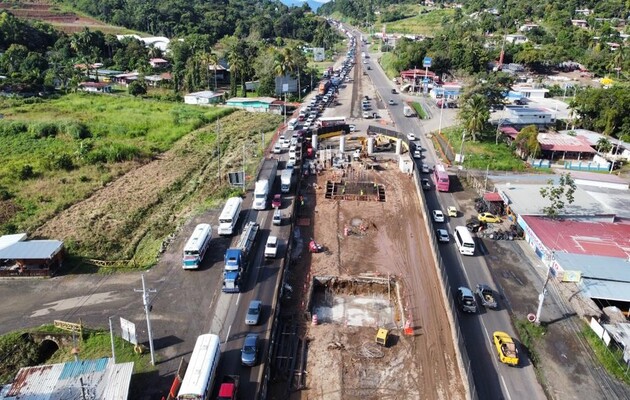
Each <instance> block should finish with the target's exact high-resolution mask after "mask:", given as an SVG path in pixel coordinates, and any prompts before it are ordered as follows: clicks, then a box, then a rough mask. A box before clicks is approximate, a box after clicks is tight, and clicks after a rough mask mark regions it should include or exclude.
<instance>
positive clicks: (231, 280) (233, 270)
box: [223, 221, 260, 293]
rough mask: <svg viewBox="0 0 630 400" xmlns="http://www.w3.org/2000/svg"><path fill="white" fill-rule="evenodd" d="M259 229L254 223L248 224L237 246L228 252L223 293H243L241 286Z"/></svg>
mask: <svg viewBox="0 0 630 400" xmlns="http://www.w3.org/2000/svg"><path fill="white" fill-rule="evenodd" d="M259 227H260V226H259V225H258V224H257V223H256V222H254V221H250V222H248V223H247V225H245V228H244V229H243V233H242V234H241V237H240V238H239V240H238V242H237V243H236V246H235V247H230V248H229V249H227V250H226V252H225V258H224V261H225V267H224V269H223V291H224V292H225V293H238V292H240V291H241V288H240V285H241V282H242V280H243V275H244V274H245V272H246V271H247V266H248V264H249V262H250V259H251V257H252V253H253V250H254V244H255V243H256V235H258V229H259Z"/></svg>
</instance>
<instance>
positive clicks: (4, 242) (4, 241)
mask: <svg viewBox="0 0 630 400" xmlns="http://www.w3.org/2000/svg"><path fill="white" fill-rule="evenodd" d="M22 240H26V233H16V234H15V235H3V236H0V250H2V249H4V248H6V247H9V246H10V245H12V244H13V243H17V242H21V241H22Z"/></svg>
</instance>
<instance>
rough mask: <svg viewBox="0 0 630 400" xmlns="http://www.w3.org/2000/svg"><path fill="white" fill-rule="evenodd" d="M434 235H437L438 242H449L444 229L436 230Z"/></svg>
mask: <svg viewBox="0 0 630 400" xmlns="http://www.w3.org/2000/svg"><path fill="white" fill-rule="evenodd" d="M435 233H436V235H437V239H438V242H442V243H448V242H449V241H450V240H451V238H450V236H449V235H448V231H447V230H446V229H436V230H435Z"/></svg>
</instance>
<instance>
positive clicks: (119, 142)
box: [0, 94, 232, 233]
mask: <svg viewBox="0 0 630 400" xmlns="http://www.w3.org/2000/svg"><path fill="white" fill-rule="evenodd" d="M0 110H1V111H0V112H1V113H2V114H4V118H3V119H2V120H1V121H0V148H3V149H5V151H3V152H2V156H1V158H0V161H1V162H0V202H2V203H4V204H3V205H4V207H2V208H3V210H4V212H1V213H0V229H1V231H2V232H4V233H8V232H12V231H16V230H19V231H23V230H26V231H32V230H33V229H34V228H35V227H36V226H38V225H39V224H41V223H42V222H43V221H44V220H46V219H48V218H50V216H52V215H54V214H56V213H58V212H59V211H61V210H63V209H65V208H67V207H68V206H70V205H71V204H74V203H75V202H76V201H78V200H80V199H83V198H85V197H86V196H88V195H89V194H90V193H91V192H93V191H94V190H95V189H97V188H99V187H102V186H103V185H105V184H107V183H108V182H110V181H111V180H112V179H114V178H115V177H117V176H120V175H121V174H123V173H125V172H126V171H127V170H129V169H130V168H133V166H134V165H135V164H137V163H143V162H146V161H148V160H150V159H151V158H152V157H153V156H155V155H156V154H159V153H161V152H164V151H166V150H168V149H169V148H171V146H172V145H173V144H174V143H175V142H176V141H177V140H179V139H180V138H182V137H183V136H184V135H186V134H187V133H189V132H191V131H192V130H194V129H197V128H199V127H200V126H203V125H204V124H206V123H208V122H211V121H213V120H215V119H216V118H218V117H220V116H222V115H226V114H228V113H230V112H231V111H232V110H229V109H218V108H200V107H194V106H185V105H183V104H175V103H165V102H157V101H150V100H142V99H135V98H131V97H112V96H99V95H81V94H75V95H69V96H64V97H60V98H58V99H53V100H40V99H36V100H33V101H30V100H22V101H19V100H13V101H12V100H4V101H2V102H0Z"/></svg>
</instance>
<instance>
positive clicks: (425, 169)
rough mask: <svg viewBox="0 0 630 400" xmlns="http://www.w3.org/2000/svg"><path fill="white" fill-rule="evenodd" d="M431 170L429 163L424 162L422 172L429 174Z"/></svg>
mask: <svg viewBox="0 0 630 400" xmlns="http://www.w3.org/2000/svg"><path fill="white" fill-rule="evenodd" d="M429 172H431V169H430V168H429V166H428V165H426V164H424V165H423V166H422V173H423V174H428V173H429Z"/></svg>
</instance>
